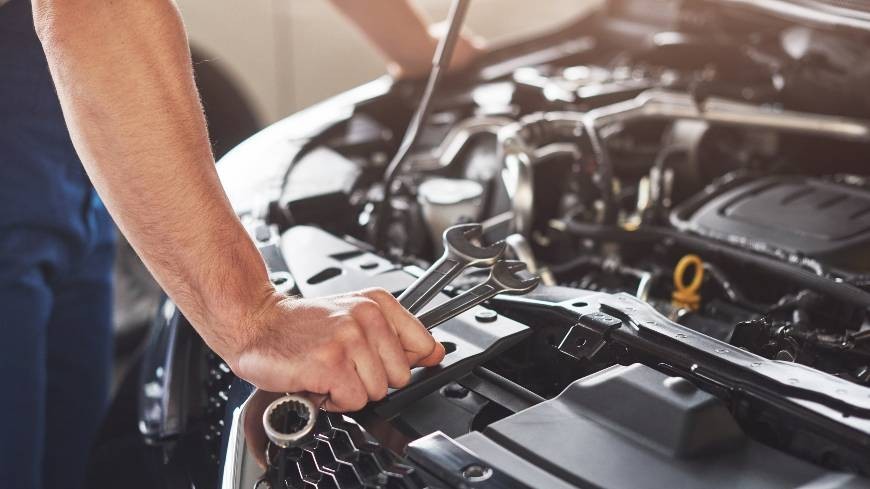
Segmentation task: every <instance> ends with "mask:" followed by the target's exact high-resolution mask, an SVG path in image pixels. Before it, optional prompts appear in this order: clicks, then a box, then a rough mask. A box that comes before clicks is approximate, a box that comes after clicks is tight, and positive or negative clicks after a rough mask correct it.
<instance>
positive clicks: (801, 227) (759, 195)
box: [673, 176, 870, 270]
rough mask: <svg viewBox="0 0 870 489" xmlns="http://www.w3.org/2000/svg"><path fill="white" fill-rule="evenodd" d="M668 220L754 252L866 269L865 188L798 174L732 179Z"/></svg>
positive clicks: (869, 196)
mask: <svg viewBox="0 0 870 489" xmlns="http://www.w3.org/2000/svg"><path fill="white" fill-rule="evenodd" d="M673 222H674V224H675V225H676V226H677V227H678V228H681V229H684V230H688V231H691V232H694V233H697V234H702V235H705V236H709V237H711V238H717V239H722V240H726V241H729V242H731V243H734V244H738V245H742V246H745V247H750V248H753V249H756V250H757V251H769V252H778V251H781V252H786V253H792V254H798V255H801V256H807V257H811V258H816V259H818V260H820V261H822V262H825V263H829V264H831V265H836V266H840V267H844V268H848V269H850V270H866V269H868V268H870V191H867V190H864V189H862V188H859V187H854V186H850V185H846V184H840V183H836V182H831V181H827V180H821V179H817V178H810V177H800V176H772V177H767V178H761V179H754V180H749V181H746V182H732V183H730V184H726V185H723V186H722V187H720V188H717V189H713V190H711V191H709V192H707V193H705V194H703V195H701V196H699V197H697V198H695V199H692V200H691V201H689V202H688V203H686V204H685V205H683V206H681V208H679V209H677V210H676V211H675V213H674V219H673Z"/></svg>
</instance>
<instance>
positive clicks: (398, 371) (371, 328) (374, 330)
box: [358, 299, 411, 388]
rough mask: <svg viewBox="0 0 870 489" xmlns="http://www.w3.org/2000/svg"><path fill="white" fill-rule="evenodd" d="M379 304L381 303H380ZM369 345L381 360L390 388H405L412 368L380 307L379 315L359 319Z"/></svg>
mask: <svg viewBox="0 0 870 489" xmlns="http://www.w3.org/2000/svg"><path fill="white" fill-rule="evenodd" d="M373 300H374V299H373ZM378 304H379V303H378ZM358 320H359V321H360V322H361V324H362V326H363V328H362V329H363V331H364V332H365V334H366V337H367V339H368V342H369V345H370V347H371V348H372V351H374V352H375V353H376V354H377V355H378V357H379V358H380V360H381V364H382V368H383V369H384V371H385V373H386V377H387V382H388V384H389V386H390V387H396V388H398V387H404V386H405V385H406V384H407V383H408V380H410V378H411V367H410V364H409V363H408V360H407V358H406V357H405V351H404V350H403V349H402V343H401V342H400V341H399V337H398V336H397V335H396V331H395V329H394V328H393V326H392V325H391V324H390V323H389V321H388V320H387V319H386V317H385V316H384V314H383V311H382V309H381V308H380V307H379V308H378V311H377V314H376V315H375V314H372V315H370V316H362V315H360V317H359V318H358Z"/></svg>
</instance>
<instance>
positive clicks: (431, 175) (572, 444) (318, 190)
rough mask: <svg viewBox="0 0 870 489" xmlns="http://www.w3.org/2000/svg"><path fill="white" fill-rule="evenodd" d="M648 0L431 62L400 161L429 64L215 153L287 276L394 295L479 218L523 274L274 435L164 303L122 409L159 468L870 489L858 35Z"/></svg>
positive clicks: (866, 236)
mask: <svg viewBox="0 0 870 489" xmlns="http://www.w3.org/2000/svg"><path fill="white" fill-rule="evenodd" d="M658 3H659V4H660V5H658V6H657V7H655V8H651V7H650V5H649V2H643V1H618V2H617V1H614V2H606V3H605V4H604V5H603V6H602V7H600V8H599V9H598V10H596V11H595V12H593V13H592V14H591V15H589V16H588V17H585V18H583V19H581V20H580V21H578V22H576V23H574V24H571V25H570V26H567V27H565V28H564V29H562V30H559V31H556V32H553V33H551V34H548V35H546V36H543V37H538V38H534V39H531V40H529V41H528V42H526V43H523V44H521V45H513V46H508V47H505V48H504V49H502V50H498V49H497V50H495V51H494V52H492V53H490V55H489V58H488V59H487V60H486V62H485V63H481V66H479V67H476V68H475V69H474V70H473V72H472V73H465V74H464V76H457V77H454V78H448V79H447V80H445V81H446V83H445V84H444V85H443V86H441V87H440V88H439V91H438V93H437V94H436V96H435V97H434V98H433V101H432V107H431V110H430V112H429V114H428V117H427V118H426V120H425V121H424V123H423V125H422V126H421V129H420V131H421V132H420V136H419V138H418V140H417V142H416V144H415V145H414V147H413V148H412V150H411V152H410V154H409V156H408V157H407V158H406V159H405V160H404V161H403V162H402V166H401V167H399V168H397V169H396V171H395V172H394V173H391V172H390V169H389V168H388V167H389V162H390V158H391V156H392V155H393V154H395V153H396V151H397V149H398V147H399V144H400V142H401V136H402V134H403V133H404V131H405V128H406V126H407V125H408V123H409V120H410V118H411V116H412V113H413V110H414V107H415V104H416V102H417V101H418V100H419V98H420V94H421V90H422V87H421V86H420V83H418V82H391V81H388V80H376V81H374V82H372V83H370V84H368V85H365V86H363V87H360V88H358V89H355V90H353V91H351V92H348V93H346V94H343V95H341V96H339V97H337V98H335V99H332V100H330V101H328V102H326V103H324V104H321V105H319V106H315V107H313V108H311V109H308V110H306V111H303V112H301V113H299V114H297V115H294V116H292V117H290V118H288V119H286V120H284V121H281V122H279V123H277V124H275V125H273V126H271V127H269V128H267V129H266V130H264V131H262V132H261V133H259V134H257V135H256V136H254V137H252V138H251V139H249V140H248V141H246V142H245V143H243V144H242V145H240V146H239V147H237V148H236V149H235V150H233V151H231V152H230V153H229V154H228V155H227V156H226V157H225V158H223V160H222V161H221V162H220V164H219V169H220V172H221V177H222V179H223V181H224V184H225V186H226V187H227V190H228V192H229V195H230V198H231V200H232V201H233V203H234V206H235V208H236V209H237V211H238V213H239V215H240V217H241V218H242V220H243V222H244V223H245V224H246V226H247V227H248V228H249V230H250V233H251V236H252V238H253V239H254V240H255V242H256V243H257V244H258V246H259V247H260V250H261V252H262V254H263V257H264V260H265V261H266V264H267V266H268V268H269V270H270V274H271V277H272V279H273V282H274V284H275V285H276V287H278V288H279V289H280V290H283V291H286V292H287V293H288V294H301V295H303V296H306V297H307V296H318V295H328V294H335V293H340V292H345V291H351V290H356V289H359V288H363V287H372V286H377V287H384V288H386V289H387V290H390V291H393V292H395V293H398V292H401V290H403V289H404V288H405V287H406V286H407V285H408V284H409V283H411V281H413V279H414V277H415V276H417V275H419V273H420V271H421V270H422V269H424V268H426V267H427V266H428V265H429V264H430V263H432V261H433V260H435V259H436V258H437V257H438V256H439V255H440V254H441V252H442V251H443V250H442V248H441V246H442V244H441V235H442V233H443V232H444V231H445V229H447V228H448V227H449V226H451V225H454V224H457V223H469V222H479V223H481V224H482V225H483V228H484V230H485V233H484V240H485V241H487V242H496V241H499V240H504V241H505V242H506V244H507V250H508V251H507V253H508V254H509V255H510V256H511V257H512V258H515V259H518V260H522V261H524V262H526V263H527V264H528V265H529V269H530V271H531V272H534V273H536V274H537V275H539V276H540V277H541V279H542V285H541V286H539V287H538V288H537V289H536V290H535V291H534V292H532V293H531V294H529V295H527V296H519V297H512V296H497V297H495V298H493V299H492V300H490V301H488V302H487V303H486V304H485V305H484V306H482V307H481V306H478V307H475V308H474V309H472V310H470V311H468V312H467V313H463V314H462V315H460V316H458V317H457V318H455V319H453V320H451V321H448V322H447V323H445V324H444V325H442V326H439V327H438V328H435V329H433V334H434V335H435V337H436V338H437V339H438V340H439V341H441V342H442V343H444V344H445V346H446V347H447V350H448V355H447V357H446V359H445V362H444V364H443V365H441V366H440V367H437V368H435V369H417V370H415V371H414V373H413V380H412V382H411V384H410V385H409V386H408V387H406V388H404V389H401V390H397V391H394V392H391V393H390V394H389V395H388V396H387V398H386V399H385V400H384V401H381V402H378V403H375V404H373V405H370V406H369V407H367V408H366V409H365V410H363V411H361V412H359V413H352V414H349V415H340V414H334V413H330V414H324V415H323V416H321V417H319V418H318V420H317V425H316V426H315V435H314V438H313V439H312V440H311V441H310V442H309V443H307V444H306V445H304V446H299V447H291V448H280V447H276V446H273V445H271V444H269V443H268V442H267V441H266V440H265V438H264V436H263V434H262V433H260V429H261V426H260V424H261V419H262V415H263V409H264V408H265V405H266V404H268V402H269V401H270V400H272V399H274V398H275V397H276V396H277V394H270V393H265V392H262V391H256V390H255V389H254V388H253V386H251V385H249V384H247V383H245V382H243V381H241V380H239V379H236V378H235V377H234V376H233V374H232V372H230V370H229V368H227V367H226V365H225V364H223V363H222V362H221V361H220V359H219V358H217V357H216V356H215V355H214V354H213V353H211V352H210V351H209V350H208V349H207V347H205V346H204V345H202V343H201V341H200V340H199V339H198V338H197V337H196V336H195V333H194V332H192V330H191V328H190V326H189V324H187V323H186V320H185V319H184V318H183V316H182V315H181V314H180V312H179V311H177V310H176V309H175V307H174V306H173V305H172V303H171V302H168V301H167V302H165V304H164V306H163V307H162V310H161V313H160V315H159V317H158V318H157V320H156V321H155V326H154V329H153V331H152V334H151V338H150V341H149V346H148V348H147V351H146V360H145V367H144V369H145V372H144V378H143V381H142V393H141V395H142V400H141V404H140V429H141V431H142V432H143V434H144V435H145V437H146V438H147V439H148V440H149V441H150V442H152V443H153V444H156V445H158V446H159V447H161V449H162V450H164V451H165V453H166V457H165V458H166V460H167V466H168V467H173V469H172V470H176V471H179V472H180V473H184V474H186V477H188V478H189V479H190V480H192V481H194V485H195V486H197V487H198V486H204V487H213V486H215V485H219V486H221V487H226V488H229V487H257V488H266V487H293V488H296V487H318V488H324V487H337V488H350V487H354V488H356V487H408V488H417V487H419V488H422V487H510V488H521V487H529V488H543V487H547V488H568V487H602V488H604V487H607V488H610V487H843V488H846V487H856V488H857V487H867V486H868V484H870V482H868V479H866V477H868V476H870V320H868V315H867V311H868V307H870V170H868V167H867V158H868V155H870V95H868V94H867V92H866V87H867V86H868V82H870V71H868V70H867V68H866V67H868V66H870V59H867V58H868V56H870V55H868V54H867V53H868V50H867V45H868V44H867V42H868V41H867V39H868V38H867V33H866V32H857V31H854V32H853V31H851V30H849V29H846V28H843V29H839V30H838V29H834V28H829V27H827V26H824V25H821V24H820V21H819V22H810V21H809V20H807V19H802V18H796V17H794V16H789V15H786V13H783V12H777V11H774V10H771V9H769V8H762V7H760V6H757V5H756V6H754V5H751V2H715V1H663V2H658ZM762 3H763V2H762ZM810 3H811V2H810ZM747 4H749V5H747ZM790 15H791V14H790ZM856 15H857V14H856ZM857 18H859V19H863V17H857ZM856 22H857V21H856ZM479 280H480V274H479V273H476V272H473V271H472V272H469V273H467V274H466V275H464V276H463V277H461V278H460V279H459V280H457V281H456V282H455V283H454V284H453V286H451V287H449V288H448V289H445V291H444V295H445V296H450V295H456V294H457V293H459V292H461V291H462V290H463V289H464V288H468V287H469V286H470V285H472V284H473V283H475V281H479ZM258 426H259V427H258Z"/></svg>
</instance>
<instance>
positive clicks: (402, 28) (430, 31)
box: [331, 0, 486, 79]
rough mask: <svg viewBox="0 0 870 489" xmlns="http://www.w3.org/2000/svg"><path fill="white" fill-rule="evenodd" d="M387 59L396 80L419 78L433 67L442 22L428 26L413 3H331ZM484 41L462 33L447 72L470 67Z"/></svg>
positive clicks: (341, 0)
mask: <svg viewBox="0 0 870 489" xmlns="http://www.w3.org/2000/svg"><path fill="white" fill-rule="evenodd" d="M331 1H332V4H333V5H335V7H336V8H338V10H339V11H340V12H341V13H342V14H344V15H345V16H347V18H349V19H350V20H351V21H352V22H353V23H354V24H355V25H356V26H357V27H358V28H359V29H360V30H361V31H362V33H363V34H364V35H365V36H366V38H367V39H368V40H369V41H370V42H371V43H372V44H373V45H374V46H375V48H377V49H378V51H380V52H381V54H383V55H384V57H386V58H387V60H388V62H389V64H388V65H387V70H388V71H389V73H390V75H392V76H393V77H394V78H397V79H413V78H422V77H424V76H426V74H427V73H429V70H431V68H432V57H433V55H434V53H435V46H436V45H437V44H438V39H439V38H440V37H441V36H442V35H443V33H445V32H446V25H445V24H444V23H439V24H435V25H434V26H432V27H431V28H429V27H428V26H427V22H426V19H425V18H424V15H423V13H422V12H420V11H419V10H418V9H417V7H416V5H415V4H414V2H411V1H408V0H405V1H396V0H366V1H365V2H360V1H359V0H331ZM485 49H486V48H485V45H484V42H483V39H481V38H479V37H476V36H473V35H471V34H469V33H467V32H463V33H462V34H461V35H460V37H459V39H458V40H457V42H456V47H455V48H454V50H453V57H452V58H451V59H450V63H449V64H448V70H450V71H458V70H461V69H463V68H466V67H468V66H469V65H471V64H472V63H473V62H474V61H475V59H476V58H477V57H478V56H479V55H480V54H481V53H482V52H484V51H485Z"/></svg>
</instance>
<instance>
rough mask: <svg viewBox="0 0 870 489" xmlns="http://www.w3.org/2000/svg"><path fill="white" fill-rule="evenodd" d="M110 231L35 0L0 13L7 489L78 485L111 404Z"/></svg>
mask: <svg viewBox="0 0 870 489" xmlns="http://www.w3.org/2000/svg"><path fill="white" fill-rule="evenodd" d="M113 247H114V227H113V226H112V225H111V221H110V220H109V217H108V214H107V213H106V210H105V209H104V208H103V206H102V204H101V203H100V201H99V199H98V198H97V197H96V195H95V193H94V191H93V189H92V188H91V186H90V184H89V182H88V179H87V176H86V175H85V173H84V170H83V169H82V165H81V162H80V161H79V160H78V158H77V157H76V154H75V150H74V148H73V146H72V143H71V141H70V138H69V134H68V133H67V130H66V127H65V125H64V121H63V116H62V113H61V110H60V105H59V103H58V100H57V96H56V94H55V92H54V87H53V85H52V82H51V77H50V74H49V72H48V68H47V65H46V61H45V56H44V54H43V52H42V48H41V46H40V44H39V40H38V39H37V37H36V34H35V33H34V30H33V23H32V16H31V11H30V1H29V0H12V1H11V2H10V3H7V4H5V5H3V6H2V7H0V375H2V379H3V381H2V384H0V487H3V488H6V487H9V488H13V487H14V488H18V489H37V488H43V487H45V488H76V487H80V486H81V484H82V481H83V478H84V471H85V465H86V462H87V456H88V452H89V449H90V443H91V441H92V440H93V438H94V436H95V434H96V430H97V428H98V425H99V422H100V419H101V416H102V413H103V411H104V409H105V406H106V401H107V395H108V390H109V374H110V366H111V352H112V344H111V333H112V328H111V288H112V284H111V280H110V278H111V267H112V261H113Z"/></svg>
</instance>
